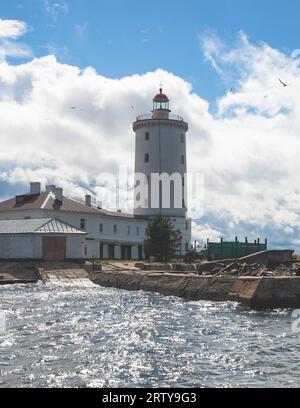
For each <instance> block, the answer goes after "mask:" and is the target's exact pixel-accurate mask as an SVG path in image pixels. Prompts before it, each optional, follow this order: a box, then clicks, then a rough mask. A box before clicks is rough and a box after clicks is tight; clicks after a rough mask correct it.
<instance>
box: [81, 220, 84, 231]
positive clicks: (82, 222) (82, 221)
mask: <svg viewBox="0 0 300 408" xmlns="http://www.w3.org/2000/svg"><path fill="white" fill-rule="evenodd" d="M80 229H81V230H82V231H85V219H84V218H81V220H80Z"/></svg>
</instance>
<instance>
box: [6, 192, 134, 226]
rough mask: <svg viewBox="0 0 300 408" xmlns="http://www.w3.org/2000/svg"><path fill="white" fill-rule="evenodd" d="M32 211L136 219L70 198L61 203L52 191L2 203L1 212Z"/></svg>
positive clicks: (132, 215) (15, 198)
mask: <svg viewBox="0 0 300 408" xmlns="http://www.w3.org/2000/svg"><path fill="white" fill-rule="evenodd" d="M30 210H56V211H66V212H75V213H82V214H84V213H87V214H98V215H102V216H107V217H114V218H131V219H133V218H135V216H134V214H127V213H122V212H113V211H108V210H104V209H100V208H98V207H96V206H95V205H92V206H88V205H86V204H85V202H83V201H80V200H75V199H73V198H68V197H65V196H64V197H63V201H62V202H61V201H58V200H56V199H55V196H54V194H53V193H52V192H51V191H49V192H42V193H40V194H34V195H32V194H24V195H21V196H17V197H13V198H10V199H9V200H6V201H3V202H2V203H0V212H6V211H12V212H14V211H30ZM139 219H140V217H139Z"/></svg>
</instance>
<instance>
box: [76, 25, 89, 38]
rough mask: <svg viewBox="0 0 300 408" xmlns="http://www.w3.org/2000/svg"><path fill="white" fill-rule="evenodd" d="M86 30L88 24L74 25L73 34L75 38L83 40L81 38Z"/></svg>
mask: <svg viewBox="0 0 300 408" xmlns="http://www.w3.org/2000/svg"><path fill="white" fill-rule="evenodd" d="M87 28H88V24H87V23H84V24H76V25H75V33H76V35H77V37H79V38H83V37H84V36H85V35H86V32H87Z"/></svg>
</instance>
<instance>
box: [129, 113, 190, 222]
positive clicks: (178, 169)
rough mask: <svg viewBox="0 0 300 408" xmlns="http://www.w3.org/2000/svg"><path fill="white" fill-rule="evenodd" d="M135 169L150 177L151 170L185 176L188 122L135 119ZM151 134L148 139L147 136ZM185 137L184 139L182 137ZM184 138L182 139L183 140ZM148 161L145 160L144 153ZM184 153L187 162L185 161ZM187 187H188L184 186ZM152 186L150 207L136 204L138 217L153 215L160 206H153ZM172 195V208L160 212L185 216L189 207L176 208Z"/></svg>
mask: <svg viewBox="0 0 300 408" xmlns="http://www.w3.org/2000/svg"><path fill="white" fill-rule="evenodd" d="M134 130H135V133H136V138H135V149H136V150H135V172H136V173H142V174H145V176H146V177H148V178H149V177H151V174H152V173H156V174H161V173H167V174H169V175H172V174H173V173H179V174H181V176H182V177H184V175H185V174H186V172H187V165H186V163H187V157H186V131H187V124H186V123H185V122H180V121H172V120H170V121H169V120H153V119H151V120H145V121H141V122H135V124H134ZM146 133H148V134H149V140H146V138H145V135H146ZM182 137H183V139H182ZM182 140H183V141H182ZM146 154H148V155H149V161H148V162H145V155H146ZM182 156H183V157H184V162H183V163H182V161H181V160H182V159H181V158H182ZM185 188H186V186H185ZM152 193H153V192H151V188H150V189H149V203H148V207H149V208H140V207H138V205H137V203H136V205H135V207H136V208H135V210H134V212H135V214H136V215H139V216H152V215H155V214H157V212H158V208H151V195H152ZM172 196H173V195H172V194H171V200H170V202H171V208H162V209H161V214H162V215H166V216H170V217H185V216H186V208H172V207H174V200H173V198H172Z"/></svg>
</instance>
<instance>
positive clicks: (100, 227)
mask: <svg viewBox="0 0 300 408" xmlns="http://www.w3.org/2000/svg"><path fill="white" fill-rule="evenodd" d="M99 232H100V234H102V232H103V224H100V225H99Z"/></svg>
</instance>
